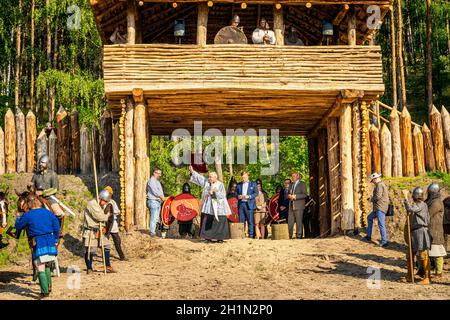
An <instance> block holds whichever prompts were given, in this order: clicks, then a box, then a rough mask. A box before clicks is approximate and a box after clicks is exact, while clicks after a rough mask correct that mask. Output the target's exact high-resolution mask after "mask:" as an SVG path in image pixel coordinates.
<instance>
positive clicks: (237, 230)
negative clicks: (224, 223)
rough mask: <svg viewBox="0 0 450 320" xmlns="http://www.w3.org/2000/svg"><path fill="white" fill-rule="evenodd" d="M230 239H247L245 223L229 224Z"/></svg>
mask: <svg viewBox="0 0 450 320" xmlns="http://www.w3.org/2000/svg"><path fill="white" fill-rule="evenodd" d="M228 227H229V229H230V239H245V231H244V223H240V222H228Z"/></svg>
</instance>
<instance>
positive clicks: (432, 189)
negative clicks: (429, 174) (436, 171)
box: [427, 182, 440, 195]
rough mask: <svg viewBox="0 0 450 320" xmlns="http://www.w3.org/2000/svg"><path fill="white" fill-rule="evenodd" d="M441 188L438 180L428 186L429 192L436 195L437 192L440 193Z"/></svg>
mask: <svg viewBox="0 0 450 320" xmlns="http://www.w3.org/2000/svg"><path fill="white" fill-rule="evenodd" d="M439 190H440V188H439V184H437V183H436V182H433V183H432V184H430V185H429V186H428V190H427V192H428V194H429V195H435V194H438V193H439Z"/></svg>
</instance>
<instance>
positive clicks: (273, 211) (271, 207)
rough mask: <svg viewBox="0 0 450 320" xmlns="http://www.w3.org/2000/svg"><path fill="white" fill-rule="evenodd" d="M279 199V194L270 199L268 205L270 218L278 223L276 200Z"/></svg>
mask: <svg viewBox="0 0 450 320" xmlns="http://www.w3.org/2000/svg"><path fill="white" fill-rule="evenodd" d="M279 197H280V195H279V194H276V195H274V196H273V197H272V199H270V203H269V215H270V217H271V218H272V220H273V221H278V219H279V215H278V198H279Z"/></svg>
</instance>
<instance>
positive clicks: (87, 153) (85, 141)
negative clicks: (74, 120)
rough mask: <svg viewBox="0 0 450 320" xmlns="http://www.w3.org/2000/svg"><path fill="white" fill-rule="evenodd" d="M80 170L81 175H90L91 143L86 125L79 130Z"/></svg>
mask: <svg viewBox="0 0 450 320" xmlns="http://www.w3.org/2000/svg"><path fill="white" fill-rule="evenodd" d="M80 156H81V157H80V170H81V174H90V173H91V170H92V142H91V139H90V138H89V131H88V128H87V127H86V125H84V124H83V125H82V126H81V129H80Z"/></svg>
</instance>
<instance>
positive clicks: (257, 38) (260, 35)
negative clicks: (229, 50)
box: [252, 28, 277, 44]
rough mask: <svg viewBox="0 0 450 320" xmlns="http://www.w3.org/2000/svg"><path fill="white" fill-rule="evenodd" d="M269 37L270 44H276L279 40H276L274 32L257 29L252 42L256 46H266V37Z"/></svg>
mask: <svg viewBox="0 0 450 320" xmlns="http://www.w3.org/2000/svg"><path fill="white" fill-rule="evenodd" d="M265 35H267V36H268V37H269V44H276V43H277V40H276V38H275V33H274V32H273V31H272V30H263V29H260V28H256V29H255V31H253V34H252V41H253V43H254V44H264V36H265Z"/></svg>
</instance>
